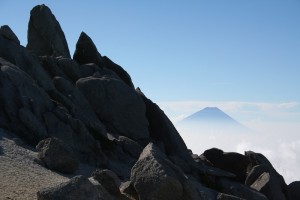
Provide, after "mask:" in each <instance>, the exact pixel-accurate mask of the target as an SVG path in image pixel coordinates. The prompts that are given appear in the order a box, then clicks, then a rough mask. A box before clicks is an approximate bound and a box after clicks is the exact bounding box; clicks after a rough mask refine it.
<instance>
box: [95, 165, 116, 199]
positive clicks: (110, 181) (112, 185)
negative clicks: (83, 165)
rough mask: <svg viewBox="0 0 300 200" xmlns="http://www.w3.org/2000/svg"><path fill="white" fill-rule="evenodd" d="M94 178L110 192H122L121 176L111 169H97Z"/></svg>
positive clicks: (114, 193)
mask: <svg viewBox="0 0 300 200" xmlns="http://www.w3.org/2000/svg"><path fill="white" fill-rule="evenodd" d="M92 176H93V178H94V179H95V180H97V181H98V182H99V183H100V184H101V185H102V186H103V187H104V188H105V189H106V190H107V191H108V192H109V193H110V194H113V195H118V194H120V190H119V186H120V185H121V181H120V179H119V177H118V176H117V175H116V174H115V173H114V172H112V171H111V170H108V169H104V170H96V171H94V172H93V174H92Z"/></svg>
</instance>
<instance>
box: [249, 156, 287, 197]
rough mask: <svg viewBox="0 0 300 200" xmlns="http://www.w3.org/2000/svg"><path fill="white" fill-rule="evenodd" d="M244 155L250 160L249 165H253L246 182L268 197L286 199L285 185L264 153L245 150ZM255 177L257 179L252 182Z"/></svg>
mask: <svg viewBox="0 0 300 200" xmlns="http://www.w3.org/2000/svg"><path fill="white" fill-rule="evenodd" d="M245 156H246V157H248V159H249V160H250V161H251V164H250V165H252V166H254V168H252V170H251V171H250V172H249V175H248V177H249V178H247V182H246V183H247V184H251V187H253V188H255V189H257V190H258V191H260V192H261V193H263V194H264V195H266V196H267V197H268V198H270V199H283V200H284V199H286V198H287V197H288V191H287V185H286V183H285V181H284V179H283V177H282V176H281V175H280V174H279V173H278V172H277V171H276V170H275V169H274V167H273V166H272V164H271V163H270V161H269V160H268V159H267V158H266V157H265V156H264V155H262V154H260V153H255V152H252V151H247V152H245ZM257 165H258V166H259V167H255V166H257ZM257 176H259V177H257ZM255 177H257V179H256V180H255V181H254V182H253V183H252V181H253V180H254V179H255Z"/></svg>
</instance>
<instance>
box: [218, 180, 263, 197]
mask: <svg viewBox="0 0 300 200" xmlns="http://www.w3.org/2000/svg"><path fill="white" fill-rule="evenodd" d="M218 188H221V192H223V193H225V194H229V195H233V196H236V197H239V198H242V199H255V200H267V199H268V198H267V197H266V196H265V195H263V194H261V193H259V192H258V191H256V190H254V189H252V188H249V187H248V186H246V185H244V184H241V183H237V182H233V181H230V180H228V179H225V178H221V179H219V181H218Z"/></svg>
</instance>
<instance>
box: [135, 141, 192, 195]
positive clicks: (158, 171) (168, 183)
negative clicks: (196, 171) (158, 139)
mask: <svg viewBox="0 0 300 200" xmlns="http://www.w3.org/2000/svg"><path fill="white" fill-rule="evenodd" d="M130 179H131V182H132V184H133V186H134V188H135V190H136V191H137V193H138V196H139V199H142V200H168V199H170V200H176V199H178V200H180V199H182V197H183V193H184V192H183V186H182V184H181V182H184V180H185V179H186V178H185V176H184V175H183V173H182V172H181V170H180V169H179V168H177V167H176V166H175V165H174V164H172V162H171V161H169V160H168V159H167V157H166V156H165V155H164V154H163V153H162V152H161V151H160V149H159V148H158V147H157V146H156V145H154V144H153V143H150V144H149V145H147V146H146V147H145V148H144V150H143V152H142V153H141V155H140V158H139V160H138V161H137V162H136V164H135V165H134V166H133V168H132V170H131V178H130Z"/></svg>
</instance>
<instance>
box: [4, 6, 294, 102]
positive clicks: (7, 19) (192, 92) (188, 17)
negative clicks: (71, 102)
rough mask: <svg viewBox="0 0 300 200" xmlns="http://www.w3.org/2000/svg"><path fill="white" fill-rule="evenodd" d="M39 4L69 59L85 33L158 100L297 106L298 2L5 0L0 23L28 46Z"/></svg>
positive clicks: (138, 84)
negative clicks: (61, 36)
mask: <svg viewBox="0 0 300 200" xmlns="http://www.w3.org/2000/svg"><path fill="white" fill-rule="evenodd" d="M87 2H88V3H87ZM42 3H44V4H46V5H48V6H49V7H50V9H51V10H52V12H53V13H54V15H55V16H56V18H57V19H58V21H59V22H60V24H61V26H62V29H63V30H64V32H65V35H66V38H67V40H68V43H69V48H70V51H71V54H73V52H74V47H75V44H76V41H77V39H78V36H79V34H80V32H81V31H85V32H86V33H87V34H88V35H89V36H90V37H91V38H92V39H93V41H94V42H95V44H96V46H97V47H98V50H99V51H100V53H101V54H102V55H107V56H108V57H110V58H112V60H114V61H115V62H117V63H118V64H120V65H121V66H123V67H124V68H125V69H126V70H127V71H128V72H129V73H130V75H131V76H132V79H133V81H134V83H135V85H136V86H139V87H141V89H142V90H143V91H144V92H145V93H146V94H147V95H148V96H150V97H151V98H152V99H154V100H156V101H179V100H205V101H256V102H257V101H264V102H265V101H268V102H285V101H300V92H298V90H299V88H300V78H299V77H300V1H299V0H287V1H286V0H281V1H280V0H251V1H246V0H225V1H224V0H219V1H217V0H212V1H204V0H191V1H188V2H187V1H166V0H163V1H133V0H130V1H99V0H97V1H76V3H74V1H56V0H54V1H53V0H51V1H38V0H36V1H33V0H27V1H23V2H22V3H21V2H20V1H19V2H18V3H17V1H11V0H0V24H8V25H10V27H11V28H12V29H13V31H14V32H15V33H16V34H17V36H18V37H19V39H20V40H21V43H22V44H23V45H26V43H27V39H26V31H27V24H28V20H29V12H30V10H31V8H32V7H33V6H34V5H37V4H42Z"/></svg>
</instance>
